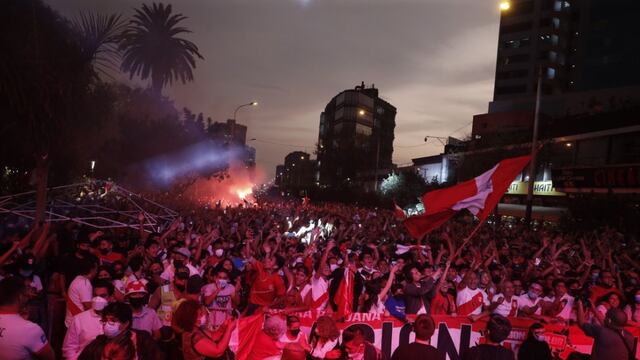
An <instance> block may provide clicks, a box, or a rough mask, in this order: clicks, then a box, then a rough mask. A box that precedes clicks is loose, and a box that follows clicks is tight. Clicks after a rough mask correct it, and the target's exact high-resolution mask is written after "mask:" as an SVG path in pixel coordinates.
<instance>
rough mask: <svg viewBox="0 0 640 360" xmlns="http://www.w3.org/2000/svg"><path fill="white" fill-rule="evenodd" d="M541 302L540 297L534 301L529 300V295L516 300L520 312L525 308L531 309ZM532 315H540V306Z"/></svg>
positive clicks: (523, 295)
mask: <svg viewBox="0 0 640 360" xmlns="http://www.w3.org/2000/svg"><path fill="white" fill-rule="evenodd" d="M541 301H542V298H541V297H537V298H536V299H535V300H531V298H530V297H529V295H527V294H526V293H525V294H522V295H520V297H519V298H518V310H522V309H524V308H525V307H528V308H532V307H534V306H536V305H538V304H539V303H540V302H541ZM533 314H534V315H542V306H538V309H536V311H535V312H534V313H533Z"/></svg>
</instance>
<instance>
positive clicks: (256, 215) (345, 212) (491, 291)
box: [0, 201, 640, 360]
mask: <svg viewBox="0 0 640 360" xmlns="http://www.w3.org/2000/svg"><path fill="white" fill-rule="evenodd" d="M496 220H497V219H496ZM138 221H139V226H130V227H122V228H116V229H111V230H104V231H103V230H98V229H95V228H89V227H85V226H82V225H80V224H78V223H76V222H73V221H69V222H56V223H47V222H45V223H41V224H31V225H29V227H28V228H24V227H21V226H17V225H16V223H15V219H13V218H6V219H5V222H4V224H2V225H3V226H2V234H1V235H0V239H1V240H0V279H1V280H0V354H1V355H0V358H2V359H9V360H13V359H31V358H37V359H53V358H64V359H70V360H76V359H127V360H128V359H140V360H144V359H162V358H166V359H185V360H193V359H233V358H234V357H235V354H234V351H232V348H231V347H230V345H229V344H230V342H231V338H232V333H233V331H234V329H236V328H237V327H238V321H239V319H241V318H243V317H249V316H252V315H255V314H264V316H265V317H266V320H265V322H264V326H263V328H262V330H261V331H260V332H259V334H258V335H257V336H256V338H255V343H254V346H252V348H251V349H249V352H248V357H247V358H248V359H256V360H258V359H281V358H282V359H364V360H377V359H380V358H382V357H383V355H382V353H381V351H380V349H378V348H376V347H375V346H374V345H373V344H371V343H370V342H368V341H366V337H365V336H364V334H363V333H362V331H360V330H358V329H355V330H354V329H351V328H348V329H345V330H344V331H342V332H340V331H339V330H338V327H337V325H336V322H340V321H343V320H344V319H345V316H346V315H347V313H348V312H360V313H370V314H378V315H380V316H383V317H392V318H394V319H397V320H398V321H401V322H406V323H411V324H413V332H414V333H415V342H413V343H411V344H408V345H401V346H400V347H398V348H397V349H396V350H395V352H394V354H393V355H392V358H393V359H394V360H397V359H412V358H424V359H432V358H433V359H444V356H445V355H444V353H443V352H442V351H441V350H438V349H436V348H434V347H432V346H430V345H429V342H430V338H431V335H433V333H434V330H435V327H436V326H435V323H434V320H433V318H432V316H434V315H452V316H459V317H465V318H467V319H468V321H470V322H475V321H479V320H486V321H487V329H486V332H485V334H484V337H485V339H486V343H484V344H480V345H477V346H474V347H472V348H471V349H469V350H467V351H466V352H465V353H464V354H463V359H513V358H514V356H515V355H517V357H518V359H552V358H554V356H555V354H553V353H552V352H551V350H550V347H549V345H548V344H547V342H546V341H545V338H544V332H545V330H544V329H545V326H546V325H547V324H566V325H569V324H576V325H578V326H580V327H581V328H582V329H583V330H584V333H585V334H587V335H588V336H591V337H594V338H595V345H594V347H593V352H592V359H632V358H634V356H633V354H635V353H634V346H635V344H634V339H633V338H632V337H631V336H630V334H629V333H628V332H626V331H625V330H624V327H625V326H627V327H629V326H631V327H633V326H636V327H638V326H640V279H639V276H640V275H639V274H640V271H639V270H640V260H638V259H640V256H639V255H640V242H639V241H638V238H637V235H638V234H634V233H625V234H622V233H619V232H618V231H617V230H616V229H613V228H603V229H600V230H598V231H593V232H586V231H580V229H577V230H575V231H572V232H567V231H563V232H561V231H559V230H557V229H554V228H552V227H546V226H539V227H537V228H535V229H531V228H529V227H525V226H523V225H521V224H517V223H516V224H513V223H506V222H503V223H501V222H499V221H496V222H491V223H486V224H482V225H481V226H480V228H479V231H477V232H476V233H475V234H474V236H473V237H472V238H470V239H467V237H468V236H469V234H470V233H471V232H472V230H473V229H474V227H475V226H477V224H475V223H474V222H473V220H472V219H471V218H470V217H465V216H461V217H459V218H456V219H455V220H452V221H450V222H449V223H447V224H445V225H444V226H443V227H442V228H440V229H438V230H436V231H434V232H433V233H431V234H429V235H427V236H425V237H424V238H423V239H417V240H416V239H411V238H410V237H409V236H408V235H407V232H406V230H405V228H404V226H403V224H402V222H401V221H400V220H398V219H396V218H394V214H393V213H392V212H391V211H388V210H384V209H367V208H359V207H357V206H353V205H341V204H333V203H324V204H311V203H305V204H300V202H291V201H290V202H279V203H274V202H260V203H258V204H256V205H255V206H240V207H233V208H220V207H214V208H206V209H205V208H186V209H185V210H183V211H182V216H181V217H179V218H176V219H175V221H173V222H171V223H169V224H166V226H165V227H164V228H162V229H159V230H160V231H158V232H154V233H149V232H147V231H145V228H144V226H143V224H144V222H145V221H146V220H145V214H143V213H141V214H140V215H139V217H138ZM465 240H468V241H465ZM346 278H349V279H350V281H349V284H351V286H352V291H351V292H349V293H348V294H349V295H348V296H349V297H350V298H349V299H348V301H346V302H345V301H344V294H345V292H344V289H343V288H342V287H341V284H343V283H345V279H346ZM345 304H346V305H345ZM345 306H346V307H347V309H345ZM307 310H315V311H318V312H319V313H321V314H323V315H322V316H320V317H319V318H318V319H317V321H316V324H315V326H314V327H313V330H312V331H311V333H306V332H305V331H302V330H301V320H300V318H299V317H298V316H297V315H296V314H298V313H300V312H304V311H307ZM516 317H524V318H528V319H531V320H533V321H535V323H534V324H533V325H532V326H531V328H530V330H529V336H528V338H527V339H526V341H525V342H524V343H523V344H522V346H521V348H520V350H519V354H514V353H513V352H512V351H511V350H509V349H506V348H504V347H501V346H500V343H501V342H502V341H503V340H504V339H506V337H507V335H508V334H509V331H510V329H511V325H510V320H509V319H510V318H516ZM418 355H419V357H415V356H418Z"/></svg>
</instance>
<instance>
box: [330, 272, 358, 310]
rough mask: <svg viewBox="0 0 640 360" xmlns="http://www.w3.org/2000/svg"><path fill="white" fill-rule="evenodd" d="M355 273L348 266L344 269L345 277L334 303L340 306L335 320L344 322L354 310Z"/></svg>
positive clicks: (339, 286)
mask: <svg viewBox="0 0 640 360" xmlns="http://www.w3.org/2000/svg"><path fill="white" fill-rule="evenodd" d="M353 281H354V279H353V271H351V269H349V267H348V266H346V267H345V268H344V276H343V277H342V280H341V281H340V285H338V290H337V291H336V294H335V296H334V302H335V303H336V305H338V310H336V312H335V313H334V314H333V317H334V319H336V320H338V321H344V320H343V319H345V318H346V317H347V316H349V314H351V312H352V309H353Z"/></svg>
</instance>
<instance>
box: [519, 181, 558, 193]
mask: <svg viewBox="0 0 640 360" xmlns="http://www.w3.org/2000/svg"><path fill="white" fill-rule="evenodd" d="M528 186H529V182H527V181H514V182H512V183H511V185H509V189H507V194H510V195H527V190H528V189H527V187H528ZM533 195H541V196H565V193H562V192H559V191H556V189H555V188H554V187H553V182H552V181H551V180H548V181H536V182H534V183H533Z"/></svg>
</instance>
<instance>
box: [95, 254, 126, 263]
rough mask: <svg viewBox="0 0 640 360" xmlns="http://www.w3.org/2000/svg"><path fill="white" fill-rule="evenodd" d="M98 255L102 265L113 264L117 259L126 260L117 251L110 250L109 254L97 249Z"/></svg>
mask: <svg viewBox="0 0 640 360" xmlns="http://www.w3.org/2000/svg"><path fill="white" fill-rule="evenodd" d="M96 256H97V257H98V259H99V260H100V265H111V264H113V263H114V262H116V261H124V256H122V254H120V253H117V252H115V251H112V252H110V253H109V254H108V255H102V254H101V253H100V251H96Z"/></svg>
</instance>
